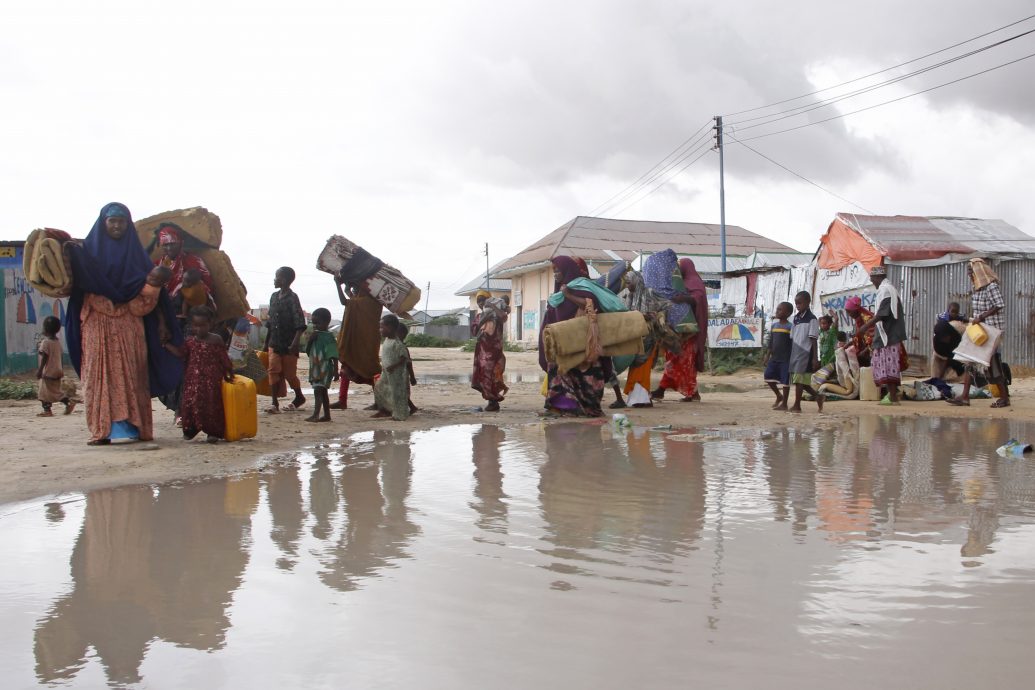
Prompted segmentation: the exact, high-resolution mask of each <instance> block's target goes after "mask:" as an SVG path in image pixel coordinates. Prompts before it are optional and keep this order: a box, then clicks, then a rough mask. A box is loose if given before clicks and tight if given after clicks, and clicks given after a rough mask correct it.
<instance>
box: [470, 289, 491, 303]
mask: <svg viewBox="0 0 1035 690" xmlns="http://www.w3.org/2000/svg"><path fill="white" fill-rule="evenodd" d="M479 297H484V298H485V299H491V298H492V293H491V292H489V291H488V290H479V291H478V292H476V293H474V301H475V302H477V301H478V298H479Z"/></svg>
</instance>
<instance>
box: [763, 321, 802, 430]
mask: <svg viewBox="0 0 1035 690" xmlns="http://www.w3.org/2000/svg"><path fill="white" fill-rule="evenodd" d="M792 313H794V307H793V306H791V303H790V302H780V304H778V305H776V321H774V322H773V324H772V325H771V326H770V327H769V337H768V341H769V342H767V343H766V350H765V354H764V355H763V359H762V364H764V365H765V374H764V375H763V378H764V379H765V382H766V383H767V384H769V389H770V390H772V391H773V393H775V394H776V402H775V403H774V404H773V409H774V410H786V409H787V398H788V396H789V395H790V392H791V389H790V369H789V368H788V367H789V362H790V359H791V322H790V321H788V319H789V318H790V316H791V314H792ZM781 387H782V388H783V392H781V390H780V389H781Z"/></svg>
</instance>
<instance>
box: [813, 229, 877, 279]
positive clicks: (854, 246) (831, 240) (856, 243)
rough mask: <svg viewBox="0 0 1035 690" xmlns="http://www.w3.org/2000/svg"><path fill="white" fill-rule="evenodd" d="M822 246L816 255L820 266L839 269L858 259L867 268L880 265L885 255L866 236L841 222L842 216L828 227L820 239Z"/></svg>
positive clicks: (834, 269)
mask: <svg viewBox="0 0 1035 690" xmlns="http://www.w3.org/2000/svg"><path fill="white" fill-rule="evenodd" d="M819 241H820V243H821V245H822V246H820V248H819V255H818V256H817V257H816V264H817V266H818V267H819V268H825V269H827V270H830V271H837V270H839V269H842V268H844V267H845V266H850V265H851V264H852V263H853V262H855V261H858V262H859V263H861V264H862V265H863V266H865V267H866V270H867V271H868V270H870V269H871V268H873V267H874V266H879V265H880V263H881V261H882V260H883V258H884V255H883V254H882V253H881V251H880V250H879V249H877V248H876V247H874V246H873V245H872V244H870V243H869V242H868V241H866V238H865V237H863V236H862V235H860V234H859V233H857V232H856V231H855V230H853V229H852V228H849V227H848V226H847V225H845V224H844V223H842V222H841V219H840V218H836V219H834V222H833V223H831V224H830V227H829V228H827V234H825V235H823V237H821V238H820V239H819Z"/></svg>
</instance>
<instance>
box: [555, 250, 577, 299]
mask: <svg viewBox="0 0 1035 690" xmlns="http://www.w3.org/2000/svg"><path fill="white" fill-rule="evenodd" d="M550 263H552V264H553V267H554V269H555V270H556V271H557V272H558V273H559V274H560V276H561V279H560V281H557V280H554V283H553V291H554V292H558V291H560V289H561V286H562V285H567V284H568V283H570V282H571V281H573V280H575V279H576V278H582V277H583V275H582V267H581V266H579V260H578V259H573V258H572V257H570V256H555V257H554V258H552V259H550Z"/></svg>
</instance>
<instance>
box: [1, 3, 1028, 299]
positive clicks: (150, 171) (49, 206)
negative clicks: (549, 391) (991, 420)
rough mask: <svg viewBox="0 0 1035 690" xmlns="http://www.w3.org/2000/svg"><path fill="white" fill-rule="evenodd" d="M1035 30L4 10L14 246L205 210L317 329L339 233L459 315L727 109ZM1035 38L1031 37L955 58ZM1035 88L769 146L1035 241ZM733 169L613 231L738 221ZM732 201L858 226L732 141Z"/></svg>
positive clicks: (490, 10) (908, 10)
mask: <svg viewBox="0 0 1035 690" xmlns="http://www.w3.org/2000/svg"><path fill="white" fill-rule="evenodd" d="M950 8H951V9H950ZM1032 13H1035V10H1032V5H1031V3H1030V2H1022V1H1020V0H1010V1H1008V0H985V1H983V2H980V3H978V2H972V3H963V2H953V3H946V2H944V1H939V0H914V1H912V2H908V3H904V2H900V1H898V2H891V1H886V0H878V1H875V2H868V3H854V4H845V3H829V2H826V3H820V2H790V3H772V2H767V1H764V0H742V1H741V2H738V3H714V2H699V1H697V0H684V1H683V2H663V1H659V0H636V1H635V2H634V1H632V0H626V1H618V0H595V1H590V0H565V1H564V2H540V1H532V0H523V1H522V2H511V3H502V2H492V1H489V0H483V1H482V2H473V1H472V2H453V1H449V0H439V1H437V2H426V1H422V2H366V3H355V2H346V1H344V0H327V1H326V2H312V1H309V0H296V2H292V3H284V2H276V3H274V2H268V1H266V0H248V1H247V2H244V1H239V2H238V1H235V2H226V1H221V0H202V1H195V0H179V1H177V2H167V1H166V2H151V1H149V0H125V1H118V2H117V1H110V0H108V1H103V0H102V1H100V2H91V3H83V2H78V1H71V0H66V1H63V2H53V1H50V0H34V1H33V2H27V1H23V2H19V1H18V0H8V1H7V2H5V3H3V7H2V9H0V87H2V90H0V93H2V94H3V103H4V106H3V116H2V120H0V121H2V123H3V126H2V127H0V152H2V153H0V190H2V192H0V194H2V198H3V199H4V202H5V203H4V204H3V207H4V209H5V213H4V217H3V219H2V220H0V231H2V238H3V239H20V238H23V237H24V236H26V235H28V233H29V231H30V230H31V229H33V228H35V227H40V226H49V227H59V228H63V229H66V230H68V231H70V232H72V234H73V235H76V236H83V235H85V233H86V232H87V231H88V230H89V228H90V226H91V225H92V223H93V221H94V219H95V218H96V215H97V212H98V211H99V209H100V208H101V206H103V205H104V204H105V203H106V202H108V201H122V202H124V203H126V204H127V205H128V206H129V207H130V209H131V210H132V211H133V213H134V216H135V217H138V218H142V217H145V216H148V215H152V214H154V213H158V212H161V211H165V210H169V209H173V208H183V207H188V206H196V205H200V206H205V207H207V208H208V209H210V210H212V211H214V212H216V213H218V214H219V215H220V217H221V218H222V220H223V226H224V246H223V248H224V249H225V250H226V251H227V252H228V253H229V254H230V257H231V258H232V260H233V262H234V264H235V266H236V267H237V269H238V271H239V272H240V274H241V277H242V279H243V280H244V281H245V283H246V284H247V286H248V289H249V294H250V299H251V301H252V304H253V306H258V305H259V304H262V303H265V302H266V301H267V299H268V295H269V293H270V292H271V290H272V278H273V271H274V270H275V269H276V268H277V267H278V266H280V265H283V264H287V265H291V266H293V267H294V268H295V269H296V270H297V271H298V273H299V280H298V282H297V284H296V287H297V291H298V292H299V294H300V295H301V298H302V302H303V305H304V306H305V307H306V309H308V310H312V309H314V308H316V307H319V306H327V307H333V306H334V304H335V302H336V298H335V296H334V288H333V283H332V281H331V279H330V277H328V276H326V275H325V274H322V273H318V272H317V271H316V270H315V268H314V264H315V261H316V257H317V255H318V253H319V252H320V250H321V249H322V247H323V244H324V242H325V240H326V238H327V237H328V236H329V235H331V234H335V233H338V234H343V235H345V236H346V237H348V238H350V239H352V240H353V241H355V242H357V243H359V244H361V245H362V246H364V247H365V248H367V249H368V250H369V251H371V252H372V253H374V254H375V255H377V256H379V257H381V258H382V259H384V260H385V261H387V262H388V263H391V264H393V265H394V266H396V267H397V268H399V269H400V270H402V271H403V273H405V274H406V275H407V276H409V277H410V278H411V279H412V280H413V281H414V282H416V283H418V284H419V285H420V287H421V288H422V289H423V288H424V287H425V285H426V284H427V283H428V282H429V281H430V282H431V286H432V288H431V300H430V302H431V304H430V306H431V308H433V309H434V308H447V307H451V306H456V305H459V304H462V303H463V302H464V301H463V300H461V299H459V298H457V297H454V296H453V292H454V291H455V290H456V289H458V288H459V287H460V286H461V285H462V284H464V283H465V282H467V281H469V280H471V279H472V278H474V277H475V276H476V275H477V274H478V273H479V271H483V270H484V266H485V259H484V257H483V256H482V255H481V250H482V246H483V243H484V242H488V243H489V245H490V247H489V248H490V254H491V256H490V258H491V260H492V261H493V263H495V262H496V261H499V260H502V259H504V258H506V257H508V256H510V255H512V254H514V253H516V252H518V251H520V250H521V249H523V248H524V247H526V246H527V245H529V244H531V243H532V242H533V241H535V240H536V239H538V238H539V237H541V236H543V235H545V234H546V233H548V232H549V231H551V230H553V229H554V228H556V227H558V226H560V225H561V224H563V223H565V222H567V221H568V220H570V219H571V218H572V217H574V216H576V215H580V214H583V215H585V214H589V213H590V212H591V211H593V210H594V209H595V208H597V207H598V206H600V205H601V204H602V203H603V202H605V201H606V200H608V199H609V198H610V197H612V195H614V194H616V193H617V192H619V191H621V190H622V189H623V188H624V187H626V186H627V185H628V184H629V183H631V182H632V181H633V180H635V179H636V178H638V177H639V176H640V175H641V174H642V173H644V172H645V171H646V170H648V169H649V168H650V167H651V166H652V165H654V163H656V162H657V161H659V160H660V159H662V158H663V157H664V156H665V155H666V154H668V153H669V152H670V151H671V150H672V149H674V148H675V147H676V146H677V145H678V144H679V143H680V142H682V141H683V140H684V139H686V138H687V137H688V136H690V135H691V134H692V133H693V132H694V131H695V130H697V129H698V128H699V127H700V126H701V125H703V124H705V122H706V121H707V119H708V118H710V117H711V116H712V115H716V114H724V113H733V112H735V111H739V110H743V109H746V108H752V107H755V106H760V105H765V104H768V103H772V102H774V101H781V100H783V99H786V98H791V97H794V96H798V95H801V94H804V93H807V92H809V91H812V90H814V89H816V88H822V87H825V86H829V85H832V84H837V83H840V82H843V81H846V80H848V79H852V78H854V77H857V76H860V75H864V74H867V73H869V72H872V71H875V70H878V69H881V68H883V67H887V66H891V65H894V64H897V63H900V62H903V61H905V60H909V59H911V58H914V57H918V56H920V55H923V54H925V53H928V52H931V51H934V50H938V49H940V48H943V47H945V46H948V45H950V44H953V43H955V42H957V41H962V40H965V39H967V38H970V37H972V36H975V35H977V34H980V33H983V32H984V31H988V30H991V29H994V28H996V27H1000V26H1002V25H1005V24H1008V23H1010V22H1013V21H1016V20H1019V19H1022V18H1024V17H1025V16H1027V15H1029V14H1032ZM1030 29H1035V20H1029V21H1027V22H1025V23H1022V24H1019V25H1017V26H1016V27H1013V28H1012V29H1008V30H1006V31H1003V32H1000V33H998V34H995V35H994V36H991V37H989V38H986V39H982V40H980V41H976V42H974V43H971V44H967V46H965V47H962V48H960V49H957V50H955V51H953V52H951V53H946V54H944V55H942V56H940V57H941V58H944V57H948V56H951V55H955V54H958V53H960V52H963V51H965V50H967V49H971V48H974V47H978V46H981V45H984V44H987V43H990V42H992V41H994V40H997V39H1001V38H1005V37H1008V36H1011V35H1015V34H1017V33H1021V32H1022V31H1026V30H1030ZM1030 53H1035V34H1033V35H1029V36H1026V37H1024V38H1021V39H1018V40H1015V41H1013V42H1012V43H1010V44H1008V45H1004V46H1001V47H999V48H996V49H994V50H989V51H986V52H985V53H982V54H980V55H976V56H974V57H971V58H969V59H966V60H961V61H959V62H957V63H955V64H953V65H949V66H946V67H943V68H940V69H935V70H932V71H931V72H928V73H927V74H924V75H922V76H920V77H915V78H911V79H908V80H906V81H903V82H901V83H899V84H896V85H894V86H890V87H886V88H882V89H879V90H877V91H874V92H873V93H870V94H866V95H864V96H861V97H857V98H852V99H847V100H845V101H842V102H840V103H837V104H835V105H833V106H830V107H826V108H822V109H819V110H816V111H814V112H812V113H809V114H808V116H807V117H802V118H796V119H786V120H783V121H781V122H779V123H774V124H772V125H766V126H764V127H757V128H754V129H750V130H749V129H746V127H747V126H748V125H750V124H755V122H746V123H741V124H740V125H734V129H735V131H736V134H735V136H738V137H743V138H747V137H749V136H753V135H757V134H763V133H766V132H769V131H774V130H776V129H782V128H784V127H786V126H793V125H796V124H800V123H804V122H808V121H809V119H808V118H809V117H811V119H812V121H815V120H818V119H822V118H824V117H829V116H831V115H835V114H838V113H842V112H848V111H850V110H855V109H858V108H860V107H865V106H867V105H871V104H874V103H878V102H880V101H885V100H889V99H892V98H895V97H898V96H901V95H905V94H908V93H912V92H914V91H917V90H920V89H924V88H928V87H931V86H934V85H937V84H940V83H942V82H945V81H949V80H951V79H954V78H957V77H960V76H964V75H967V74H971V73H974V72H977V71H979V70H982V69H986V68H988V67H992V66H995V65H998V64H1001V63H1003V62H1006V61H1008V60H1012V59H1016V58H1018V57H1022V56H1024V55H1028V54H1030ZM937 59H938V58H932V59H930V60H927V61H925V62H923V63H918V64H917V66H924V65H929V64H931V63H932V62H934V61H936V60H937ZM906 71H908V69H902V70H898V71H896V72H892V73H890V74H892V75H897V74H902V73H904V72H906ZM1033 76H1035V59H1031V60H1027V61H1024V62H1020V63H1018V64H1015V65H1012V66H1009V67H1006V68H1003V69H1000V70H997V71H995V72H992V73H989V74H987V75H984V76H980V77H977V78H974V79H971V80H969V81H966V82H963V83H961V84H957V85H954V86H950V87H947V88H943V89H939V90H937V91H934V92H931V93H930V94H925V95H921V96H918V97H916V98H911V99H908V100H905V101H902V102H900V103H897V104H894V105H889V106H886V107H881V108H877V109H874V110H871V111H868V112H866V113H862V114H859V115H853V116H851V117H848V118H843V119H839V120H835V121H833V122H829V123H826V124H820V125H816V126H811V127H807V128H805V129H802V130H799V131H795V132H789V133H785V134H780V135H776V136H771V137H766V138H762V139H758V140H756V141H751V142H750V145H751V146H753V147H755V148H757V149H758V150H759V151H761V152H763V153H765V154H766V155H768V156H770V157H772V158H774V159H775V160H777V161H779V162H781V163H783V164H784V165H786V166H788V167H790V168H792V169H793V170H795V171H797V172H798V173H800V174H802V175H804V176H806V177H808V178H810V179H812V180H813V181H815V182H817V183H818V184H820V185H822V186H824V187H826V188H828V189H830V190H832V191H834V192H836V193H837V194H839V195H841V196H842V197H844V198H846V199H848V200H850V201H852V202H854V203H856V204H859V205H860V206H862V207H864V208H866V209H869V210H872V211H874V212H877V213H882V214H918V215H964V216H976V217H985V218H1002V219H1004V220H1006V221H1008V222H1010V223H1012V224H1014V225H1016V226H1018V227H1020V228H1021V229H1022V230H1025V231H1026V232H1029V233H1035V209H1033V208H1032V205H1031V203H1030V198H1031V191H1030V190H1031V174H1032V170H1035V132H1033V126H1035V91H1033V89H1032V88H1031V84H1032V80H1033ZM869 83H873V80H871V81H868V82H860V83H859V84H856V85H854V86H855V87H858V86H865V85H866V84H869ZM842 92H843V90H842V91H839V92H830V93H824V94H822V95H821V96H823V97H825V96H829V95H831V93H842ZM801 103H802V101H795V102H793V103H790V104H788V105H787V106H781V107H779V108H774V109H771V110H768V111H760V112H756V113H747V114H744V115H741V116H733V117H727V121H729V122H736V121H737V120H742V119H744V118H748V117H754V116H756V115H758V114H765V113H771V112H774V111H775V110H781V109H784V108H786V107H790V106H794V105H799V104H801ZM717 164H718V157H717V156H716V155H715V154H713V153H707V154H706V155H705V157H704V158H702V159H701V160H700V161H699V162H698V163H697V164H695V165H694V166H692V167H691V168H689V169H688V170H687V171H686V172H684V173H683V174H681V175H680V176H678V177H677V178H675V179H674V180H673V181H672V182H671V183H670V184H668V185H666V186H664V187H662V188H660V189H658V191H656V192H655V193H653V194H651V195H650V196H648V197H646V198H644V199H643V200H642V201H639V202H638V203H628V202H634V201H636V199H638V198H639V197H641V196H643V195H644V194H645V193H646V191H648V190H649V189H652V188H653V185H651V187H648V188H646V189H645V190H644V191H643V192H642V193H640V194H637V195H634V196H633V197H631V198H630V199H628V202H627V203H622V204H618V205H616V206H615V207H614V208H611V209H609V210H608V212H606V213H601V214H600V215H606V216H609V217H622V218H642V219H651V220H683V221H697V222H708V223H717V222H718V221H719V206H718V173H717V171H718V165H717ZM726 204H727V205H726V218H727V222H729V223H731V224H736V225H741V226H743V227H746V228H748V229H749V230H752V231H754V232H757V233H760V234H763V235H767V236H769V237H772V238H774V239H776V240H778V241H782V242H784V243H785V244H789V245H791V246H794V247H796V248H798V249H802V250H806V251H812V250H814V249H815V247H816V245H817V242H818V238H819V236H820V234H821V233H822V232H823V231H824V230H825V229H826V226H827V225H828V224H829V222H830V220H831V218H832V217H833V214H834V213H836V212H837V211H841V210H847V211H858V210H859V209H858V208H856V207H854V206H852V205H850V204H848V203H846V202H845V201H841V200H839V199H837V198H834V197H832V196H830V195H828V194H826V193H824V192H822V191H820V190H818V189H816V188H814V187H811V186H809V185H807V184H805V183H803V182H802V181H800V180H798V179H797V178H794V177H792V176H791V175H789V174H788V173H786V172H784V171H783V170H781V169H779V168H776V167H774V166H773V165H771V164H770V163H768V162H766V161H765V160H762V159H760V158H758V157H757V156H756V155H755V154H754V153H752V152H750V151H747V150H745V149H744V148H743V147H739V146H736V145H731V146H730V147H729V148H728V150H727V155H726ZM623 207H624V208H623ZM422 306H423V305H422Z"/></svg>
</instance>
